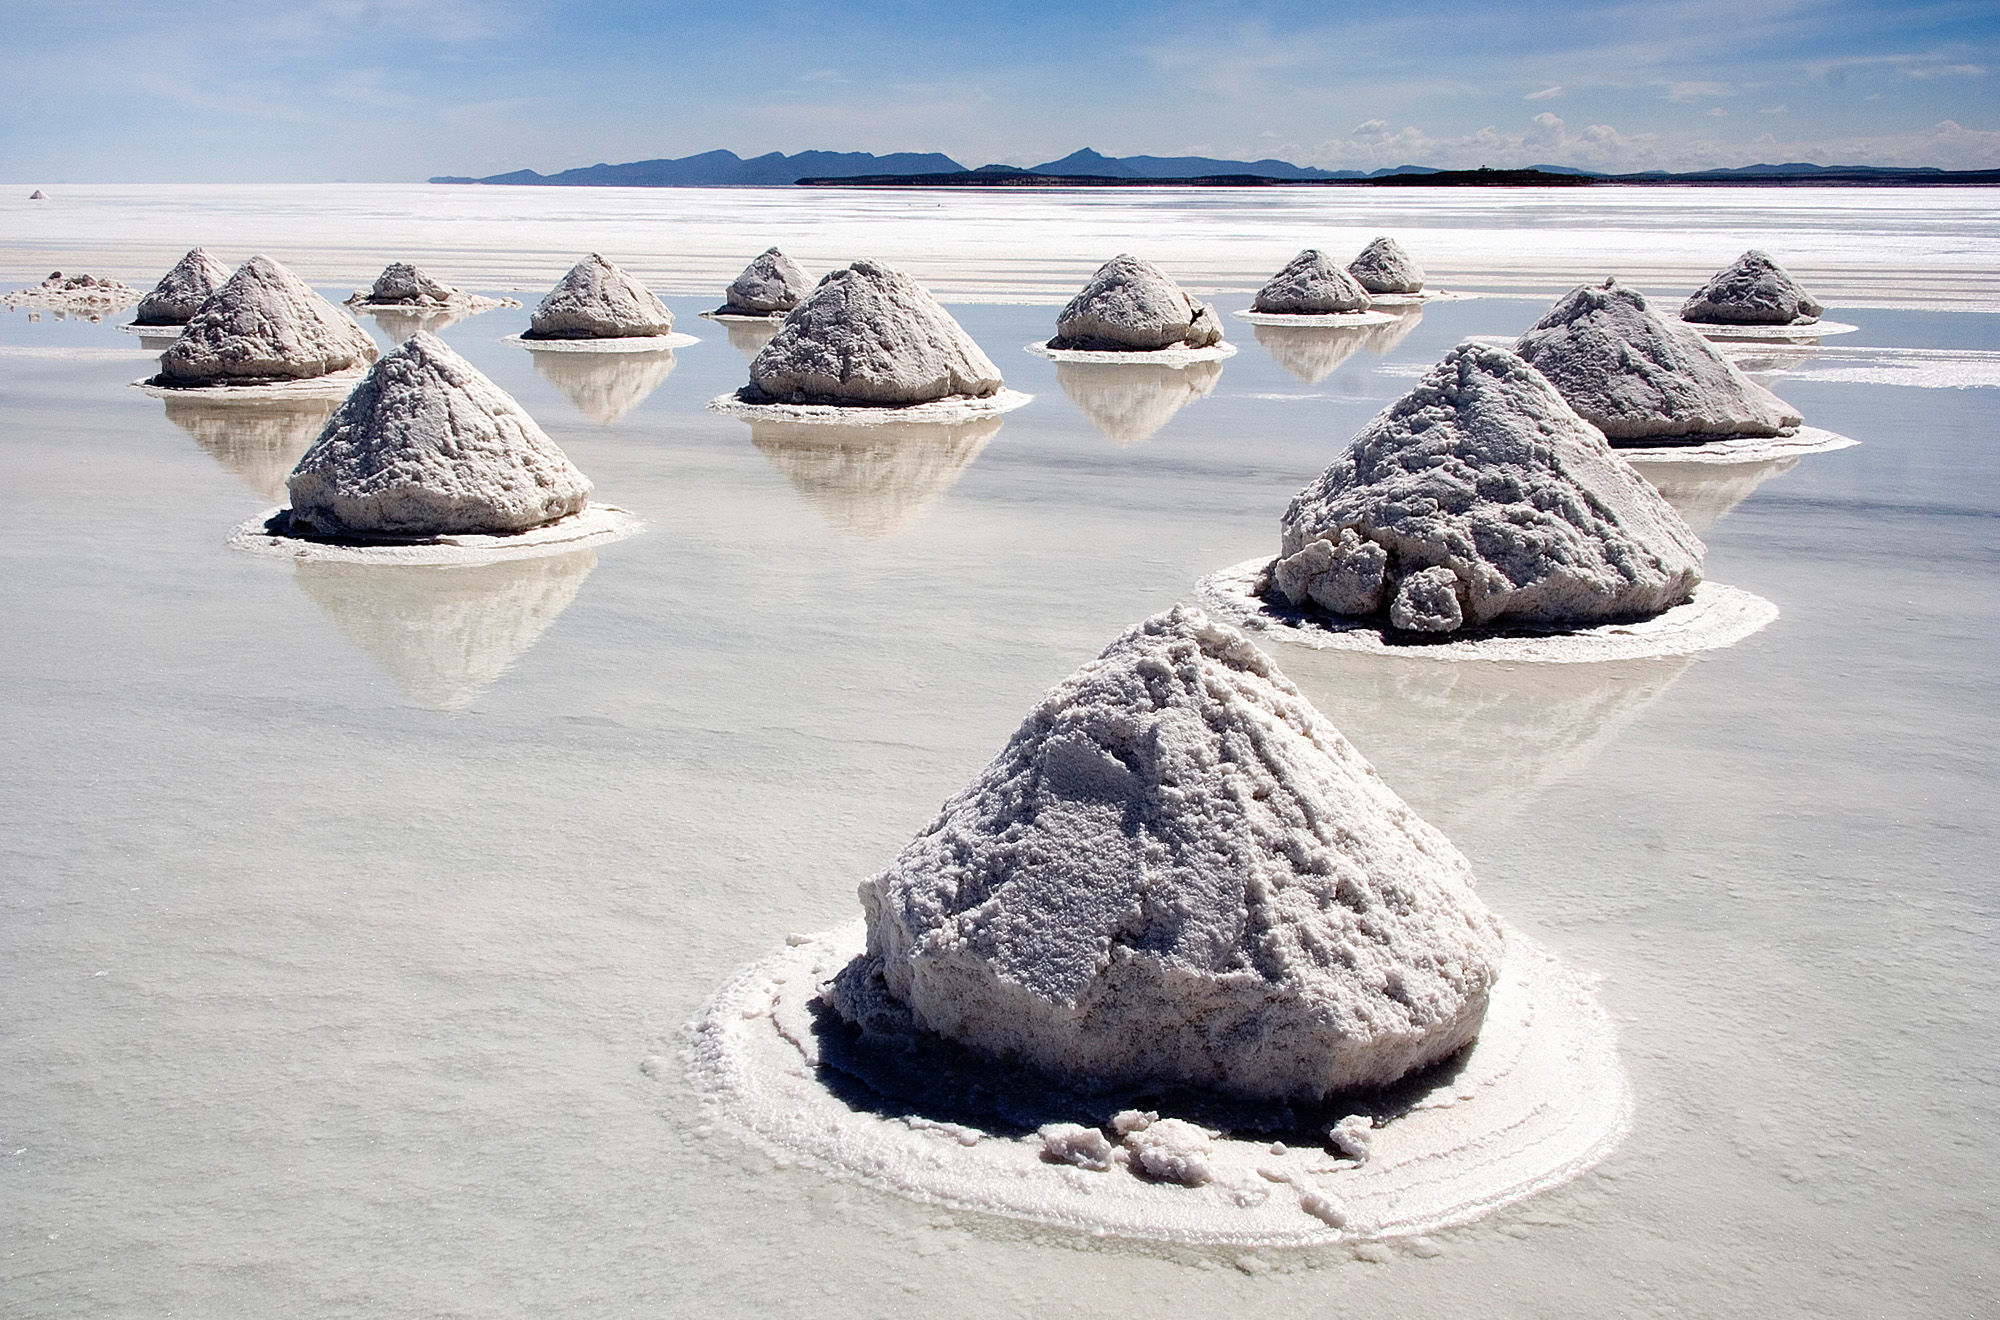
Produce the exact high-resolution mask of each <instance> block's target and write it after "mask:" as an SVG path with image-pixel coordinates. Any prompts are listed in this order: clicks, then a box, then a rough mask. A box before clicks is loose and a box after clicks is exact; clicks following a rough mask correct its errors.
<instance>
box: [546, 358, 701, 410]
mask: <svg viewBox="0 0 2000 1320" xmlns="http://www.w3.org/2000/svg"><path fill="white" fill-rule="evenodd" d="M529 356H530V357H532V358H533V359H534V360H535V370H536V371H537V372H538V373H540V375H541V377H542V379H543V380H545V381H547V382H548V383H549V384H551V385H553V386H555V387H556V388H557V389H558V390H560V391H562V394H563V397H564V398H566V399H568V400H569V401H570V402H571V403H573V404H575V405H576V410H577V411H578V412H580V413H582V414H583V415H584V416H585V417H588V418H589V419H590V420H591V421H593V422H596V423H597V424H598V425H599V426H609V425H611V424H612V423H613V422H615V421H617V420H618V419H619V418H621V417H623V416H624V415H625V414H626V413H628V412H631V411H632V410H633V409H634V408H636V407H638V406H639V405H640V404H641V403H644V402H645V400H646V396H647V395H649V394H651V393H652V392H653V391H654V390H656V389H658V388H659V387H660V382H661V381H664V380H665V379H666V378H667V377H668V376H671V375H672V374H673V371H674V351H673V350H672V349H670V348H664V349H661V350H659V351H658V352H654V353H536V352H533V351H530V353H529Z"/></svg>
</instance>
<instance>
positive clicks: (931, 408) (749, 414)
mask: <svg viewBox="0 0 2000 1320" xmlns="http://www.w3.org/2000/svg"><path fill="white" fill-rule="evenodd" d="M1034 400H1035V396H1034V395H1032V394H1023V393H1022V392H1021V391H1019V390H1010V389H1005V388H1003V389H1001V390H999V391H998V392H996V393H993V394H983V395H978V396H969V395H954V396H951V397H949V398H943V399H933V400H931V401H930V402H929V403H906V404H901V405H898V406H878V405H872V404H864V403H855V404H838V403H746V402H744V401H743V400H742V399H741V398H738V397H737V396H736V395H735V394H718V395H716V396H715V397H714V398H713V399H710V400H709V401H708V410H709V411H710V412H716V413H721V414H722V415H723V416H725V417H741V418H744V419H745V420H761V421H773V422H824V423H828V424H830V425H836V426H888V425H892V424H894V423H898V422H946V423H949V422H963V421H969V420H971V419H973V418H976V417H996V416H998V415H1000V414H1001V413H1009V412H1012V411H1014V409H1016V408H1019V407H1022V406H1024V405H1026V404H1029V403H1033V402H1034Z"/></svg>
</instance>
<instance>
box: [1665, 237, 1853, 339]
mask: <svg viewBox="0 0 2000 1320" xmlns="http://www.w3.org/2000/svg"><path fill="white" fill-rule="evenodd" d="M1825 310H1826V309H1825V308H1824V307H1822V306H1820V305H1819V303H1818V302H1816V301H1814V299H1813V298H1812V297H1811V296H1810V295H1808V294H1807V293H1806V291H1805V290H1804V289H1801V288H1800V287H1799V282H1798V281H1797V280H1795V279H1793V278H1792V275H1791V272H1790V271H1788V270H1786V269H1785V268H1784V267H1783V266H1780V265H1779V264H1778V263H1777V262H1775V261H1773V260H1772V259H1771V254H1770V253H1768V252H1764V251H1761V250H1759V249H1757V248H1752V249H1750V251H1748V252H1745V253H1744V254H1743V255H1742V256H1740V257H1738V258H1737V259H1736V260H1735V261H1734V262H1732V263H1730V265H1729V266H1728V267H1727V268H1726V269H1724V270H1720V271H1717V272H1716V273H1715V275H1714V277H1713V278H1711V279H1710V280H1709V282H1708V283H1706V284H1704V285H1702V286H1701V288H1699V289H1697V290H1695V293H1694V296H1693V297H1691V298H1689V299H1688V300H1687V301H1686V302H1684V303H1682V304H1681V319H1682V320H1683V321H1696V322H1701V323H1704V324H1711V325H1797V324H1800V323H1802V322H1811V321H1817V320H1818V319H1819V314H1820V313H1821V312H1823V311H1825Z"/></svg>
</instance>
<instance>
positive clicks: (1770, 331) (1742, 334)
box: [1680, 321, 1861, 343]
mask: <svg viewBox="0 0 2000 1320" xmlns="http://www.w3.org/2000/svg"><path fill="white" fill-rule="evenodd" d="M1680 324H1682V325H1684V326H1686V327H1687V328H1688V329H1690V330H1693V331H1695V332H1696V333H1698V334H1699V335H1700V336H1701V337H1702V338H1703V339H1751V340H1763V341H1765V342H1766V343H1782V342H1785V341H1787V340H1812V339H1818V338H1821V337H1822V336H1825V335H1844V334H1848V333H1849V332H1851V331H1855V330H1859V329H1860V328H1861V327H1860V326H1858V325H1849V324H1847V323H1846V322H1845V321H1807V322H1803V323H1795V324H1792V325H1710V324H1708V323H1707V322H1706V321H1682V322H1681V323H1680Z"/></svg>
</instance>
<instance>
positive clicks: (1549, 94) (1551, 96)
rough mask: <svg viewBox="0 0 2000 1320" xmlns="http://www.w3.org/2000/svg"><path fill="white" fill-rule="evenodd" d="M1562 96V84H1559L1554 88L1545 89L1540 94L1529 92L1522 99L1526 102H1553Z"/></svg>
mask: <svg viewBox="0 0 2000 1320" xmlns="http://www.w3.org/2000/svg"><path fill="white" fill-rule="evenodd" d="M1562 94H1563V89H1562V84H1561V83H1557V84H1556V85H1555V86H1554V87H1544V88H1542V90H1541V91H1539V92H1529V93H1528V94H1527V95H1526V96H1524V97H1522V98H1521V99H1522V100H1524V101H1553V100H1555V99H1556V98H1557V97H1558V96H1561V95H1562Z"/></svg>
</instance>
